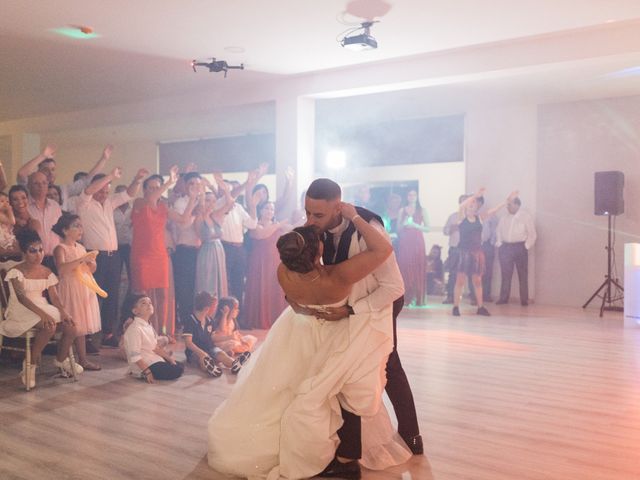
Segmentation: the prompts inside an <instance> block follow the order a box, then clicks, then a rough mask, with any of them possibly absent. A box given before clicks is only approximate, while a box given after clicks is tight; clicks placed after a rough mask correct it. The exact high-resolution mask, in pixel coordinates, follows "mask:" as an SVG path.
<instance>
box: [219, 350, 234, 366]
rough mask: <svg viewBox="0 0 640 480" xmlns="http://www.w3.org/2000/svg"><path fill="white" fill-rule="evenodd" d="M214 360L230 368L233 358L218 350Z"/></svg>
mask: <svg viewBox="0 0 640 480" xmlns="http://www.w3.org/2000/svg"><path fill="white" fill-rule="evenodd" d="M216 361H217V362H221V363H222V364H223V365H224V366H225V367H227V368H231V365H232V364H233V358H231V357H230V356H229V355H227V354H226V353H225V352H218V353H217V354H216Z"/></svg>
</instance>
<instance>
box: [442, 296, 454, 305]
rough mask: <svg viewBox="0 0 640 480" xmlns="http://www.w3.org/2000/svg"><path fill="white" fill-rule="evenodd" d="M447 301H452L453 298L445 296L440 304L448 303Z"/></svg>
mask: <svg viewBox="0 0 640 480" xmlns="http://www.w3.org/2000/svg"><path fill="white" fill-rule="evenodd" d="M449 303H453V298H451V297H447V298H445V299H444V300H443V301H442V304H443V305H447V304H449Z"/></svg>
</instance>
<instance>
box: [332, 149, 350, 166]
mask: <svg viewBox="0 0 640 480" xmlns="http://www.w3.org/2000/svg"><path fill="white" fill-rule="evenodd" d="M346 165H347V154H346V153H345V152H344V151H342V150H329V151H328V152H327V167H329V168H331V169H333V170H340V169H343V168H344V167H345V166H346Z"/></svg>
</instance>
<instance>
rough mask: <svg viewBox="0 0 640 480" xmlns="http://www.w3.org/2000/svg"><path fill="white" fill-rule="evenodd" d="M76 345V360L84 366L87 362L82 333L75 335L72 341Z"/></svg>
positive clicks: (85, 346)
mask: <svg viewBox="0 0 640 480" xmlns="http://www.w3.org/2000/svg"><path fill="white" fill-rule="evenodd" d="M73 343H74V344H75V346H76V353H77V354H78V362H79V363H80V365H82V366H84V365H85V364H86V363H87V345H86V340H85V336H84V335H80V336H77V337H76V339H75V340H74V341H73Z"/></svg>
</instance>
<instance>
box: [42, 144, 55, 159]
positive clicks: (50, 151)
mask: <svg viewBox="0 0 640 480" xmlns="http://www.w3.org/2000/svg"><path fill="white" fill-rule="evenodd" d="M56 148H57V147H56V146H55V145H47V146H46V147H44V150H42V156H43V157H44V158H53V157H55V156H56Z"/></svg>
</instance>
